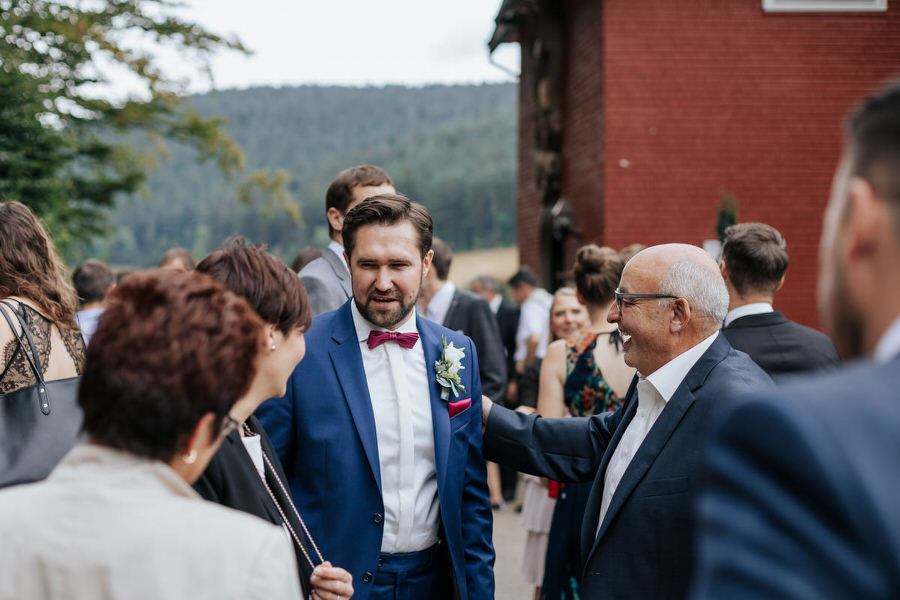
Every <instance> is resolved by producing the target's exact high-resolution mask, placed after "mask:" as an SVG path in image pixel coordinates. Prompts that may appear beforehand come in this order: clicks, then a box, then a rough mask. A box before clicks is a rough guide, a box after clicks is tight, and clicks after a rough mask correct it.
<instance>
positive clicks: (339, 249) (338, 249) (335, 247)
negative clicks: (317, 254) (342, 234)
mask: <svg viewBox="0 0 900 600" xmlns="http://www.w3.org/2000/svg"><path fill="white" fill-rule="evenodd" d="M327 249H328V250H331V251H332V252H334V253H335V254H336V255H337V257H338V258H339V259H341V264H342V265H344V268H345V269H347V272H348V273H349V272H350V267H348V266H347V259H346V258H344V247H343V246H342V245H341V244H340V243H338V242H336V241H334V240H331V241H330V242H328V248H327Z"/></svg>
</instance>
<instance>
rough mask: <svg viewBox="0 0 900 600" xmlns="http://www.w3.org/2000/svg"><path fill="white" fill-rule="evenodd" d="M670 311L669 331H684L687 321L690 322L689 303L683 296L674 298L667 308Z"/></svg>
mask: <svg viewBox="0 0 900 600" xmlns="http://www.w3.org/2000/svg"><path fill="white" fill-rule="evenodd" d="M669 310H670V311H671V312H672V321H671V322H670V323H669V331H670V332H671V333H678V332H681V331H684V329H685V328H686V327H687V325H688V323H690V322H691V317H692V313H691V305H690V304H688V301H687V300H685V299H684V298H675V299H674V300H672V305H671V307H670V308H669Z"/></svg>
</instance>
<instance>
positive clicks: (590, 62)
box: [562, 0, 605, 261]
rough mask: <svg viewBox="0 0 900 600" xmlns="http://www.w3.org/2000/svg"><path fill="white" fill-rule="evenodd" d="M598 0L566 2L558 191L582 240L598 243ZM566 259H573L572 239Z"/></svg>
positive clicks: (600, 80) (600, 134) (600, 148)
mask: <svg viewBox="0 0 900 600" xmlns="http://www.w3.org/2000/svg"><path fill="white" fill-rule="evenodd" d="M602 17H603V2H583V1H581V0H575V1H572V0H569V2H567V4H566V38H567V42H568V44H567V57H568V60H567V61H566V85H565V105H564V118H563V152H562V153H563V163H562V167H563V177H562V195H563V197H565V198H567V199H568V200H569V201H570V202H572V204H573V206H574V207H575V218H576V227H577V229H578V230H579V231H580V233H581V235H582V240H583V242H584V243H590V242H596V243H599V244H601V245H602V244H603V234H604V212H605V211H604V193H603V180H604V172H603V157H604V147H603V111H602V106H603V70H604V69H603V45H602V44H601V43H600V32H601V31H602V26H603V20H602ZM572 246H573V247H572V248H569V250H570V257H569V259H570V261H572V260H574V250H577V247H574V246H577V244H574V243H573V245H572Z"/></svg>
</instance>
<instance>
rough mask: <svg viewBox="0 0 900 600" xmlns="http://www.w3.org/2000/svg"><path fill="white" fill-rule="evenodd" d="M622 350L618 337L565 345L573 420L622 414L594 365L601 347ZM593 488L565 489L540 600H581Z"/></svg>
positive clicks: (584, 336) (587, 336) (596, 336)
mask: <svg viewBox="0 0 900 600" xmlns="http://www.w3.org/2000/svg"><path fill="white" fill-rule="evenodd" d="M598 343H600V344H602V343H609V344H614V345H616V346H617V347H619V345H620V340H619V337H618V331H614V332H612V333H581V334H578V335H576V336H575V337H572V338H569V339H568V340H566V344H567V345H568V349H567V351H566V383H565V387H564V391H563V399H564V401H565V404H566V408H568V409H569V413H570V414H571V415H572V416H573V417H590V416H592V415H595V414H599V413H602V412H606V411H613V410H616V409H617V408H619V406H620V405H621V403H622V399H621V398H619V397H618V396H616V394H615V393H614V392H613V390H612V388H611V387H610V386H609V384H608V383H606V380H605V379H604V378H603V373H602V372H601V371H600V366H599V365H598V364H597V362H596V361H595V360H594V349H595V348H596V347H597V344H598ZM591 485H592V484H591V482H586V483H574V484H573V483H567V484H565V485H563V486H561V491H560V493H559V498H558V499H557V502H556V509H555V510H554V512H553V521H552V523H551V524H550V539H549V542H548V544H547V559H546V562H545V565H544V582H543V587H542V590H541V595H542V597H543V598H544V599H545V600H579V599H580V598H581V595H580V589H579V581H580V580H581V572H582V562H581V525H582V521H583V520H584V511H585V508H586V506H587V500H588V495H589V494H590V491H591Z"/></svg>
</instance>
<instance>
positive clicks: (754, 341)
mask: <svg viewBox="0 0 900 600" xmlns="http://www.w3.org/2000/svg"><path fill="white" fill-rule="evenodd" d="M722 333H723V334H725V337H726V338H728V342H729V343H730V344H731V346H732V348H734V349H735V350H740V351H741V352H746V353H747V354H749V355H750V358H752V359H753V362H755V363H756V364H758V365H759V366H760V367H762V369H763V371H765V372H766V373H768V374H769V376H770V377H771V378H772V379H774V380H775V381H779V380H780V379H782V378H784V377H785V376H788V375H795V374H797V373H802V372H804V371H824V370H833V369H836V368H837V367H838V366H840V364H841V359H840V358H839V357H838V353H837V350H835V348H834V344H832V343H831V340H830V339H829V338H828V336H827V335H825V334H824V333H822V332H820V331H816V330H815V329H810V328H809V327H804V326H803V325H800V324H799V323H794V322H793V321H789V320H788V319H787V317H785V316H784V315H783V314H781V313H780V312H778V311H775V312H770V313H762V314H758V315H747V316H746V317H741V318H740V319H735V320H734V321H732V322H731V323H729V324H728V327H725V328H724V329H723V330H722Z"/></svg>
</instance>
